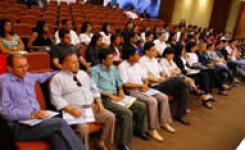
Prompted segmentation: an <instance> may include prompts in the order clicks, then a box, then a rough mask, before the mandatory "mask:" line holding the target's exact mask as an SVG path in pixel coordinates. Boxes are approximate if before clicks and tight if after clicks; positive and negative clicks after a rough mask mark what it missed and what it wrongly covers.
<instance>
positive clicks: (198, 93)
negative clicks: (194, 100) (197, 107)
mask: <svg viewBox="0 0 245 150" xmlns="http://www.w3.org/2000/svg"><path fill="white" fill-rule="evenodd" d="M194 93H195V94H196V95H198V96H200V95H203V94H205V92H204V91H202V90H200V89H196V90H195V91H194Z"/></svg>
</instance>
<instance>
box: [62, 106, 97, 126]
mask: <svg viewBox="0 0 245 150" xmlns="http://www.w3.org/2000/svg"><path fill="white" fill-rule="evenodd" d="M80 110H81V112H82V115H81V117H79V118H75V117H74V116H73V115H71V114H69V113H67V112H65V111H63V119H65V120H66V122H67V123H68V124H69V125H74V124H84V123H91V122H95V117H94V113H93V110H92V108H82V109H80Z"/></svg>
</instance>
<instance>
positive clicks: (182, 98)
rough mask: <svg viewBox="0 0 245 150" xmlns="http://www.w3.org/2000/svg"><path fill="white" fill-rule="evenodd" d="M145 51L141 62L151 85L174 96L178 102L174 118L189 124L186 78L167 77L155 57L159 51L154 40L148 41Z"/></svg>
mask: <svg viewBox="0 0 245 150" xmlns="http://www.w3.org/2000/svg"><path fill="white" fill-rule="evenodd" d="M144 53H145V55H144V56H143V57H141V59H140V61H139V63H140V65H141V67H142V68H144V69H145V70H146V72H147V78H148V79H149V82H150V85H151V87H153V88H155V89H157V90H159V91H161V92H163V93H166V94H168V95H171V96H173V97H174V100H176V101H177V102H178V108H177V112H176V114H175V115H174V118H175V119H176V120H177V121H179V122H180V123H183V124H184V125H189V124H190V122H189V121H187V119H186V118H185V114H186V111H187V99H188V87H187V86H186V84H185V82H184V80H183V79H182V78H181V77H171V78H167V76H166V73H165V72H164V71H163V70H162V67H161V66H160V64H159V63H158V60H157V59H156V58H155V56H156V53H157V51H156V48H155V44H154V43H153V42H147V43H146V44H145V45H144Z"/></svg>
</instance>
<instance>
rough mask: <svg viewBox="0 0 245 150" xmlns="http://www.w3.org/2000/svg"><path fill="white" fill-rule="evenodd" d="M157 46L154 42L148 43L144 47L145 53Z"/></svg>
mask: <svg viewBox="0 0 245 150" xmlns="http://www.w3.org/2000/svg"><path fill="white" fill-rule="evenodd" d="M153 46H155V44H154V43H153V42H146V43H145V45H144V53H145V52H146V51H148V50H150V49H151V48H152V47H153Z"/></svg>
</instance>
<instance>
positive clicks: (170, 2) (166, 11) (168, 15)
mask: <svg viewBox="0 0 245 150" xmlns="http://www.w3.org/2000/svg"><path fill="white" fill-rule="evenodd" d="M174 6H175V0H161V4H160V10H159V17H160V18H162V19H163V20H164V22H166V23H172V18H173V13H174Z"/></svg>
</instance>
